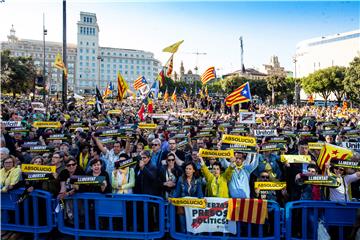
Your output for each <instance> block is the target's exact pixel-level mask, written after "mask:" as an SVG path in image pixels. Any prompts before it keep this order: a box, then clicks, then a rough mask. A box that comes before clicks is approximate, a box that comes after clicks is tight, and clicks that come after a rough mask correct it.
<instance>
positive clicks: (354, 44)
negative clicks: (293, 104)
mask: <svg viewBox="0 0 360 240" xmlns="http://www.w3.org/2000/svg"><path fill="white" fill-rule="evenodd" d="M359 55H360V29H358V30H355V31H351V32H345V33H338V34H335V35H329V36H325V37H317V38H313V39H309V40H304V41H301V42H299V43H298V44H297V46H296V54H295V57H294V63H295V66H296V67H295V68H296V69H295V72H294V76H295V77H297V78H301V77H306V76H308V75H309V74H310V73H313V72H315V71H317V70H319V69H323V68H327V67H331V66H344V67H347V66H349V63H350V62H351V61H352V60H353V59H354V57H356V56H359Z"/></svg>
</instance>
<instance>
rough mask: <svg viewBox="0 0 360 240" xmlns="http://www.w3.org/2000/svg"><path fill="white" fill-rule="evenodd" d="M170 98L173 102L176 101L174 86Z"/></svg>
mask: <svg viewBox="0 0 360 240" xmlns="http://www.w3.org/2000/svg"><path fill="white" fill-rule="evenodd" d="M171 99H172V100H173V101H174V103H176V88H175V90H174V92H173V94H172V95H171Z"/></svg>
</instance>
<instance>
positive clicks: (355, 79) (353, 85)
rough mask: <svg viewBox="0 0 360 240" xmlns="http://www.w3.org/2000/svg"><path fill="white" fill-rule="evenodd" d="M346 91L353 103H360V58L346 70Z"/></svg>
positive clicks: (356, 58)
mask: <svg viewBox="0 0 360 240" xmlns="http://www.w3.org/2000/svg"><path fill="white" fill-rule="evenodd" d="M344 89H345V91H346V94H347V96H348V98H349V99H350V100H351V101H354V102H357V103H360V91H359V90H360V57H355V58H354V60H353V61H352V62H351V63H350V66H349V67H348V68H347V69H346V71H345V80H344Z"/></svg>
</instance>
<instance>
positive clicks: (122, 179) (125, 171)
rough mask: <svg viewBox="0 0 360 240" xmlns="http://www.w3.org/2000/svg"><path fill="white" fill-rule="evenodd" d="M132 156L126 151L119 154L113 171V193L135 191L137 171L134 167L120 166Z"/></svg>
mask: <svg viewBox="0 0 360 240" xmlns="http://www.w3.org/2000/svg"><path fill="white" fill-rule="evenodd" d="M129 159H130V157H129V156H128V155H127V154H126V153H122V154H120V156H119V161H118V162H115V167H116V169H114V171H113V172H112V177H111V179H112V181H111V186H112V189H113V193H118V194H130V193H132V192H133V188H134V186H135V172H134V168H132V167H120V164H121V163H122V162H124V161H126V160H129Z"/></svg>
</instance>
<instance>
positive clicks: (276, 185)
mask: <svg viewBox="0 0 360 240" xmlns="http://www.w3.org/2000/svg"><path fill="white" fill-rule="evenodd" d="M284 188H286V182H255V189H259V190H282V189H284Z"/></svg>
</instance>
